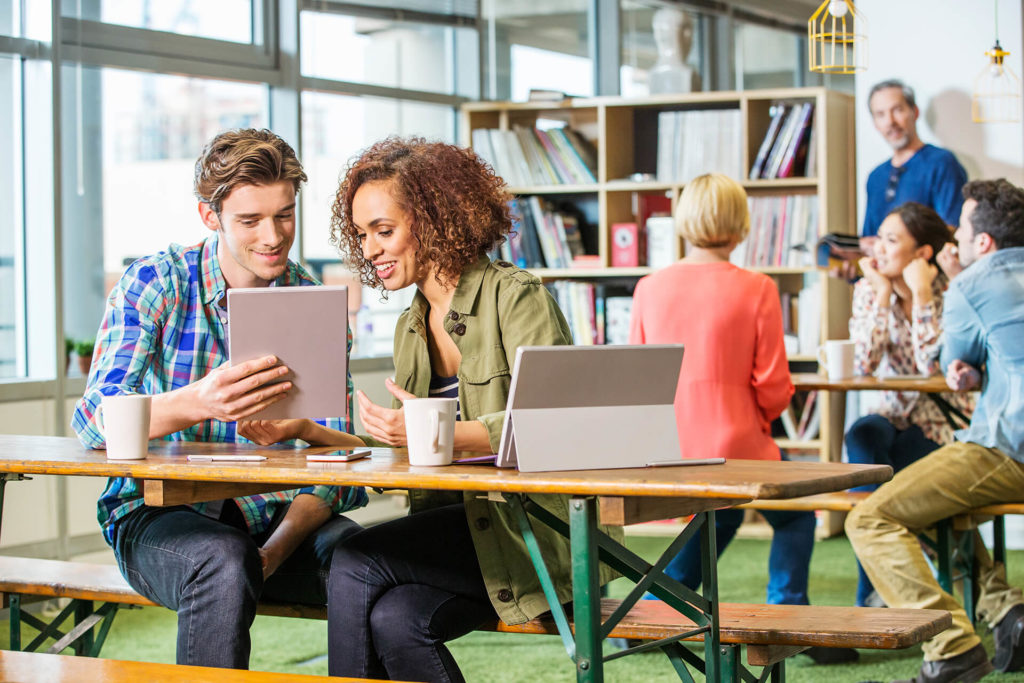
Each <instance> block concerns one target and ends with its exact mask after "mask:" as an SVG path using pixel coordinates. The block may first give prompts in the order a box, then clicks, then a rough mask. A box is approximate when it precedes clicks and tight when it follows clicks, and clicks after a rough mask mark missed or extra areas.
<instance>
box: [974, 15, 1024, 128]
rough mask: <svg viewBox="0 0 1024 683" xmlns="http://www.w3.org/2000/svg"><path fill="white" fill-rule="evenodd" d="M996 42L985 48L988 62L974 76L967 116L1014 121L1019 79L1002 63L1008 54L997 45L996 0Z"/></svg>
mask: <svg viewBox="0 0 1024 683" xmlns="http://www.w3.org/2000/svg"><path fill="white" fill-rule="evenodd" d="M995 6H996V8H995V9H996V13H995V18H996V44H995V45H994V46H993V47H992V49H991V50H986V51H985V55H986V56H987V57H988V64H986V65H985V68H983V69H982V70H981V73H979V74H978V75H977V77H976V78H975V79H974V92H973V93H972V94H971V120H973V121H974V122H975V123H1017V122H1019V121H1020V116H1021V88H1020V79H1019V78H1017V74H1015V73H1013V69H1011V68H1010V67H1009V66H1008V65H1007V64H1006V63H1005V61H1006V58H1007V57H1008V56H1009V55H1010V53H1009V52H1007V51H1006V50H1004V49H1003V48H1002V46H1000V45H999V3H998V0H996V3H995Z"/></svg>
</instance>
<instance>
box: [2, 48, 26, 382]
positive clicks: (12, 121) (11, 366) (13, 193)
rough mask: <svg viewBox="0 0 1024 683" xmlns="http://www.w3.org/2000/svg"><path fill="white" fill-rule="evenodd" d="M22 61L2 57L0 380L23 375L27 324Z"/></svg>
mask: <svg viewBox="0 0 1024 683" xmlns="http://www.w3.org/2000/svg"><path fill="white" fill-rule="evenodd" d="M19 74H20V64H19V60H17V59H14V58H11V57H8V56H3V55H0V206H3V207H7V208H6V209H4V210H3V211H0V378H7V377H16V376H19V375H21V374H23V373H22V369H23V363H19V357H20V356H21V353H19V348H18V347H19V339H21V338H23V337H24V333H25V330H24V323H23V320H22V319H21V318H22V316H21V315H20V313H22V311H19V308H20V306H19V301H20V298H21V297H20V292H21V291H22V286H21V284H20V283H21V278H20V277H19V274H20V272H21V270H22V255H21V254H22V248H21V247H22V245H21V240H20V239H19V236H20V234H21V226H22V225H23V220H22V215H21V192H20V189H21V177H22V173H21V154H20V148H21V144H20V140H21V130H20V127H21V116H20V111H19V110H20V108H21V95H20V91H21V83H20V81H21V79H20V78H19Z"/></svg>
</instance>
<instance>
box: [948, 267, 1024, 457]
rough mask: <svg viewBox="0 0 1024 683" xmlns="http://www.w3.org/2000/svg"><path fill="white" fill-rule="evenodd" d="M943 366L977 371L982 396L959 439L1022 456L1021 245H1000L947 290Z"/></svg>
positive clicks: (1023, 280) (1023, 284) (1023, 338)
mask: <svg viewBox="0 0 1024 683" xmlns="http://www.w3.org/2000/svg"><path fill="white" fill-rule="evenodd" d="M942 327H943V330H944V332H943V335H944V337H943V344H942V355H941V362H942V369H943V371H945V369H946V366H948V365H949V364H950V363H951V362H952V361H953V360H955V359H958V358H959V359H960V360H962V361H964V362H965V363H969V364H971V365H973V366H974V367H976V368H978V369H979V370H981V372H982V383H981V397H980V398H979V399H978V405H977V407H976V408H975V410H974V415H973V416H972V417H971V424H970V426H969V427H968V428H967V429H961V430H960V431H958V432H957V433H956V438H957V439H959V440H961V441H970V442H972V443H976V444H978V445H981V446H986V447H988V448H997V449H999V450H1000V451H1002V452H1003V453H1005V454H1006V455H1008V456H1010V457H1011V458H1013V459H1014V460H1017V461H1018V462H1024V247H1014V248H1011V249H1000V250H998V251H996V252H995V253H993V254H989V255H988V256H985V257H982V258H981V259H979V260H978V261H976V262H975V263H973V264H972V265H971V266H970V267H969V268H968V269H967V270H965V271H964V272H962V273H960V274H959V275H957V276H956V277H955V278H953V279H952V280H951V281H950V283H949V289H948V290H946V300H945V315H944V317H943V322H942Z"/></svg>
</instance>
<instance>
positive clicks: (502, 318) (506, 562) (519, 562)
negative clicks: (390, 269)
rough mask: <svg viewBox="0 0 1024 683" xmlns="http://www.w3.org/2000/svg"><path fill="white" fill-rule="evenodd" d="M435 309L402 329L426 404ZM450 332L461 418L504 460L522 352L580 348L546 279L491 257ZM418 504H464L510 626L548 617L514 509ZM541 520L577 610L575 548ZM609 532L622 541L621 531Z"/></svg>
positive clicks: (416, 501) (452, 315)
mask: <svg viewBox="0 0 1024 683" xmlns="http://www.w3.org/2000/svg"><path fill="white" fill-rule="evenodd" d="M428 309H429V305H428V304H427V300H426V299H425V298H424V297H423V295H422V294H420V293H419V292H417V293H416V296H415V298H414V299H413V301H412V304H411V305H410V306H409V308H408V309H407V310H406V311H404V312H403V313H402V315H401V316H400V317H399V319H398V325H397V326H396V327H395V382H396V383H397V384H398V385H399V386H400V387H402V388H403V389H405V390H406V391H408V392H410V393H412V394H414V395H416V396H426V395H427V391H428V388H429V386H430V375H431V368H430V356H429V354H428V351H427V320H426V318H427V312H428ZM444 327H445V330H446V331H447V332H448V335H449V336H450V337H451V339H452V341H453V342H454V343H455V345H456V346H457V347H458V349H459V351H460V352H461V354H462V362H461V363H460V365H459V372H458V378H459V406H460V409H461V419H462V420H479V421H480V422H482V423H483V424H484V426H486V427H487V431H488V433H489V434H490V439H491V449H492V451H493V452H495V453H497V452H498V446H499V443H500V440H501V427H502V421H503V419H504V417H505V405H506V403H507V399H508V392H509V385H510V383H511V379H512V374H511V369H512V366H513V363H514V361H515V354H516V349H517V348H518V347H520V346H531V345H532V346H551V345H556V344H571V343H572V336H571V335H570V333H569V326H568V324H567V323H566V322H565V318H564V317H563V316H562V313H561V311H560V310H559V309H558V306H557V304H556V303H555V301H554V299H553V298H552V297H551V295H550V294H549V293H548V291H547V290H546V289H545V288H544V286H543V285H542V284H541V282H540V280H538V279H537V278H536V277H534V276H533V275H531V274H529V273H527V272H526V271H523V270H520V269H519V268H516V267H515V266H513V265H512V264H510V263H507V262H504V261H498V262H495V263H492V262H491V261H490V260H489V259H488V258H487V257H485V256H484V257H481V258H480V259H479V260H478V261H477V262H476V263H474V264H472V265H470V266H468V267H467V268H466V270H464V271H463V273H462V275H461V277H460V278H459V283H458V285H457V286H456V289H455V295H454V297H453V298H452V303H451V310H449V311H448V313H447V315H446V316H445V323H444ZM395 407H398V405H397V401H396V405H395ZM530 498H531V499H532V500H534V501H535V502H537V503H538V504H540V505H543V506H544V507H545V508H547V509H548V510H550V511H551V512H553V513H554V514H555V515H557V516H558V517H559V518H561V519H563V520H566V521H568V517H569V509H568V496H564V495H555V494H544V495H531V496H530ZM410 499H411V504H412V511H413V512H415V511H417V510H423V509H425V508H429V507H434V506H437V505H443V504H451V503H457V502H464V503H465V505H466V517H467V521H468V522H469V530H470V533H471V534H472V536H473V545H474V547H475V548H476V555H477V559H478V560H479V562H480V569H481V573H482V574H483V577H484V583H485V584H486V586H487V594H488V596H490V599H491V604H492V605H493V606H494V609H495V611H496V612H497V613H498V616H499V617H501V619H502V621H504V622H505V623H507V624H519V623H522V622H524V621H528V620H530V619H533V618H534V617H536V616H538V615H540V614H543V613H544V612H547V611H548V609H549V607H548V603H547V600H546V599H545V597H544V594H543V592H542V590H541V587H540V582H539V581H538V579H537V574H536V572H535V571H534V569H533V564H532V563H531V562H530V558H529V555H528V554H527V551H526V545H525V543H524V542H523V538H522V535H521V534H520V533H519V528H518V525H517V524H516V522H515V520H514V519H513V517H512V512H511V509H510V507H509V505H508V504H507V503H505V502H495V501H491V500H488V499H487V496H486V495H483V494H480V493H479V492H469V491H466V492H462V493H452V492H441V491H411V492H410ZM532 521H533V529H534V533H535V535H536V537H537V541H538V543H539V544H540V547H541V549H542V553H543V555H544V559H545V562H546V563H547V566H548V570H549V571H550V572H551V574H552V578H553V579H554V581H555V585H556V586H557V587H558V596H559V601H560V602H563V603H565V602H568V601H569V600H571V599H572V582H571V567H570V551H569V543H568V541H567V540H566V539H565V538H563V537H562V536H561V535H559V534H558V533H556V532H555V531H553V530H551V529H549V528H548V527H546V526H544V525H543V524H541V523H540V522H538V521H536V520H532ZM604 530H605V531H606V532H609V533H611V534H612V535H613V536H614V537H615V538H617V539H618V540H621V538H622V529H621V528H618V527H609V528H604ZM613 578H615V573H614V572H612V570H611V569H610V568H608V567H606V566H603V565H602V567H601V582H602V583H605V582H607V581H610V580H611V579H613Z"/></svg>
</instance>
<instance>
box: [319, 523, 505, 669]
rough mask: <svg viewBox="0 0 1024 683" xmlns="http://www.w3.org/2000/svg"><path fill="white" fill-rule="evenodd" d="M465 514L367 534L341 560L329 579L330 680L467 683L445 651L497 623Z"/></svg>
mask: <svg viewBox="0 0 1024 683" xmlns="http://www.w3.org/2000/svg"><path fill="white" fill-rule="evenodd" d="M495 616H496V615H495V612H494V608H493V607H492V606H491V602H490V600H489V599H488V597H487V589H486V588H485V586H484V581H483V577H482V576H481V574H480V564H479V563H478V562H477V558H476V551H475V550H474V548H473V538H472V536H471V535H470V533H469V526H468V525H467V523H466V510H465V506H464V505H462V504H461V503H460V504H458V505H449V506H446V507H441V508H436V509H433V510H427V511H424V512H420V513H417V514H414V515H410V516H408V517H403V518H402V519H397V520H394V521H392V522H387V523H385V524H381V525H378V526H375V527H371V528H369V529H366V530H364V531H362V532H360V533H358V534H356V535H355V536H353V537H352V538H350V539H348V540H346V542H345V543H344V544H341V545H339V546H338V547H337V548H336V549H335V551H334V560H333V562H332V564H331V575H330V579H329V580H328V600H327V641H328V672H329V673H330V675H332V676H352V677H358V678H383V679H388V678H390V679H398V680H404V681H429V682H431V683H433V682H435V681H462V680H464V679H463V677H462V672H461V671H459V667H458V665H457V664H456V663H455V660H454V658H453V657H452V655H451V653H450V652H449V651H448V648H447V647H445V645H444V643H445V642H447V641H449V640H454V639H455V638H458V637H460V636H463V635H465V634H467V633H469V632H470V631H473V630H474V629H476V628H478V627H479V626H480V625H481V624H483V623H485V622H486V621H487V620H488V619H494V618H495Z"/></svg>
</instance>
